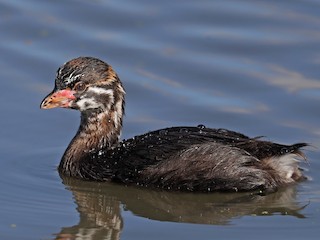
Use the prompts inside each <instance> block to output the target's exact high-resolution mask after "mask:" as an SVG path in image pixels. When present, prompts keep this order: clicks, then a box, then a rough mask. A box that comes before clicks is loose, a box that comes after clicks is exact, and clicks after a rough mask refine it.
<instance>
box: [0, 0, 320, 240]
mask: <svg viewBox="0 0 320 240" xmlns="http://www.w3.org/2000/svg"><path fill="white" fill-rule="evenodd" d="M319 7H320V2H319V1H315V0H314V1H312V0H309V1H298V0H297V1H292V0H290V1H288V0H287V1H285V0H284V1H281V2H280V1H253V0H252V1H250V0H246V1H241V2H239V1H178V0H176V1H166V0H164V1H146V0H138V1H134V2H133V1H128V0H126V1H125V0H120V1H119V0H117V1H115V0H109V1H107V0H96V1H93V0H92V1H89V0H87V1H85V0H69V1H49V0H41V1H40V0H29V1H22V0H10V1H9V0H7V1H6V0H0V19H1V21H0V30H1V31H0V32H1V34H0V36H1V37H0V53H1V57H0V70H1V71H0V79H1V88H0V99H1V101H0V106H1V118H0V125H1V126H2V127H1V135H0V136H1V137H0V151H1V160H0V164H1V166H0V176H1V179H0V189H1V195H0V216H1V219H0V239H26V240H27V239H119V238H121V239H141V238H144V239H214V238H219V239H230V238H233V239H235V238H237V239H248V238H259V239H270V238H272V239H284V238H287V239H289V238H290V239H301V238H306V239H317V238H318V235H319V230H318V229H319V225H320V224H319V222H320V208H319V202H320V191H319V189H320V188H319V187H320V181H319V177H318V174H317V172H319V170H320V164H319V161H318V159H319V157H320V154H319V146H320V141H319V139H320V138H319V135H320V128H319V118H320V111H319V110H318V109H319V101H320V80H319V76H320V70H319V64H320V54H319V52H320V44H319V43H320V27H319V26H320V13H319V11H318V9H319ZM77 56H95V57H98V58H101V59H103V60H105V61H107V62H108V63H110V64H111V65H112V66H113V67H114V69H115V70H116V71H117V73H118V74H119V76H120V78H121V80H122V81H123V83H124V85H125V88H126V91H127V98H126V99H127V105H126V117H125V120H124V124H125V126H124V129H123V137H124V138H129V137H132V136H134V135H136V134H141V133H144V132H146V131H149V130H155V129H158V128H161V127H168V126H178V125H192V126H197V125H199V124H203V125H205V126H208V127H215V128H220V127H223V128H229V129H232V130H237V131H240V132H243V133H245V134H247V135H249V136H261V135H263V136H267V137H266V139H267V140H273V141H278V142H282V143H293V142H298V141H305V142H308V143H310V144H312V146H314V147H310V148H308V149H307V152H306V153H307V155H308V161H309V164H302V167H303V168H305V169H306V174H307V175H308V177H309V180H308V181H306V182H303V183H301V184H299V185H297V186H293V187H290V188H287V189H284V190H282V191H280V192H278V193H276V194H271V195H268V196H265V197H264V196H260V197H254V196H252V195H250V194H227V195H226V194H190V193H189V194H187V193H183V194H181V193H167V192H158V191H150V190H143V189H139V188H133V187H125V186H118V185H113V184H106V183H105V184H101V183H100V184H98V183H87V182H82V181H77V180H72V179H61V178H60V177H59V175H58V173H57V171H56V166H57V165H58V164H59V161H60V157H61V155H62V153H63V151H64V149H65V147H66V146H67V144H68V143H69V141H70V139H71V138H72V137H73V135H74V134H75V132H76V130H77V127H78V123H79V113H77V112H76V111H70V110H63V109H57V110H51V111H41V110H40V109H39V104H40V102H41V100H42V99H43V97H44V96H45V95H46V94H47V93H48V92H49V91H50V90H51V89H52V87H53V80H54V77H55V71H56V69H57V68H58V67H59V66H60V65H61V64H63V63H64V62H65V61H67V60H69V59H71V58H74V57H77Z"/></svg>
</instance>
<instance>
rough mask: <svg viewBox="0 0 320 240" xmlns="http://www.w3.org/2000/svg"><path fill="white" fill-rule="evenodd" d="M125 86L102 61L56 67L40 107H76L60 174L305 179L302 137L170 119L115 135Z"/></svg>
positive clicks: (211, 185) (198, 186) (159, 182)
mask: <svg viewBox="0 0 320 240" xmlns="http://www.w3.org/2000/svg"><path fill="white" fill-rule="evenodd" d="M124 95H125V91H124V88H123V86H122V83H121V81H120V79H119V77H118V75H117V74H116V73H115V72H114V70H113V69H112V67H111V66H110V65H108V64H107V63H105V62H103V61H101V60H99V59H97V58H93V57H79V58H76V59H73V60H70V61H69V62H67V63H65V64H64V65H63V66H61V67H60V68H59V69H58V71H57V76H56V79H55V87H54V90H53V91H52V92H51V93H50V94H49V95H48V96H46V97H45V98H44V100H43V101H42V103H41V108H42V109H50V108H56V107H63V108H70V109H77V110H79V111H80V112H81V123H80V127H79V130H78V132H77V134H76V135H75V137H74V138H73V139H72V141H71V143H70V144H69V146H68V147H67V149H66V151H65V152H64V154H63V157H62V159H61V162H60V165H59V167H58V170H59V172H60V174H63V175H67V176H70V177H76V178H81V179H84V180H93V181H115V182H121V183H124V184H135V185H140V186H145V187H152V188H162V189H170V190H182V191H202V192H209V191H253V190H259V191H260V190H261V191H264V190H265V191H275V190H277V189H278V188H279V187H282V186H286V185H289V184H292V183H295V182H297V181H300V180H302V179H304V178H305V177H304V176H303V174H302V172H301V169H300V168H299V166H298V162H299V159H301V158H305V157H304V154H303V153H302V152H301V148H302V147H305V146H307V144H306V143H296V144H293V145H282V144H277V143H273V142H269V141H262V140H260V139H259V138H249V137H247V136H245V135H243V134H241V133H237V132H234V131H230V130H226V129H211V128H206V127H205V126H203V125H199V126H198V127H171V128H166V129H161V130H157V131H153V132H149V133H146V134H144V135H140V136H136V137H134V138H132V139H128V140H123V141H121V142H119V137H120V133H121V128H122V117H123V115H124V105H125V99H124Z"/></svg>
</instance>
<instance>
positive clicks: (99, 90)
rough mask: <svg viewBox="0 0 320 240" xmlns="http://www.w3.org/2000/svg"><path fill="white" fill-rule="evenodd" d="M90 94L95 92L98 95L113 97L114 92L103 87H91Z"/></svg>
mask: <svg viewBox="0 0 320 240" xmlns="http://www.w3.org/2000/svg"><path fill="white" fill-rule="evenodd" d="M88 92H93V93H96V94H108V95H111V96H113V90H112V89H104V88H101V87H89V88H88Z"/></svg>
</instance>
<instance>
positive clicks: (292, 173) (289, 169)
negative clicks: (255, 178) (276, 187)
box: [263, 143, 308, 184]
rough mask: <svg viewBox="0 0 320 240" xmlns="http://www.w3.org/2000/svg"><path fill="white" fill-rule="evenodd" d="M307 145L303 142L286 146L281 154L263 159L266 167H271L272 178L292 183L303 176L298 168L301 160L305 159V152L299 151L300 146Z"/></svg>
mask: <svg viewBox="0 0 320 240" xmlns="http://www.w3.org/2000/svg"><path fill="white" fill-rule="evenodd" d="M305 146H308V144H305V143H297V144H294V145H291V146H288V148H287V151H286V152H284V153H283V154H282V155H279V156H274V157H270V158H267V159H264V161H263V162H264V164H265V166H266V167H267V168H268V169H270V168H271V169H272V170H273V171H272V172H273V174H274V179H275V180H276V181H277V182H281V183H285V184H287V183H293V182H296V181H299V180H302V179H305V177H304V176H303V174H302V170H301V169H300V168H299V162H301V160H305V161H306V160H307V158H306V156H305V154H304V153H303V152H302V151H301V148H302V147H305Z"/></svg>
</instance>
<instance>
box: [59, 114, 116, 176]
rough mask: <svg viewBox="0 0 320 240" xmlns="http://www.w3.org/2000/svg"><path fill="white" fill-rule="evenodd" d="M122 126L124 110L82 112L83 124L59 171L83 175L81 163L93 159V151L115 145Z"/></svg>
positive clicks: (64, 156) (66, 152)
mask: <svg viewBox="0 0 320 240" xmlns="http://www.w3.org/2000/svg"><path fill="white" fill-rule="evenodd" d="M121 128H122V111H117V112H114V111H107V112H98V113H97V112H82V113H81V124H80V127H79V130H78V132H77V134H76V136H75V137H74V138H73V139H72V141H71V142H70V144H69V146H68V148H67V149H66V151H65V153H64V155H63V157H62V160H61V162H60V165H59V171H60V172H62V173H64V174H66V175H68V176H75V177H79V176H80V177H84V176H82V175H81V169H80V165H81V163H83V162H84V161H86V162H87V161H89V159H90V160H92V158H91V156H90V155H92V154H93V152H99V151H100V150H107V149H111V148H113V147H115V146H116V145H117V143H118V142H119V138H120V134H121Z"/></svg>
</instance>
